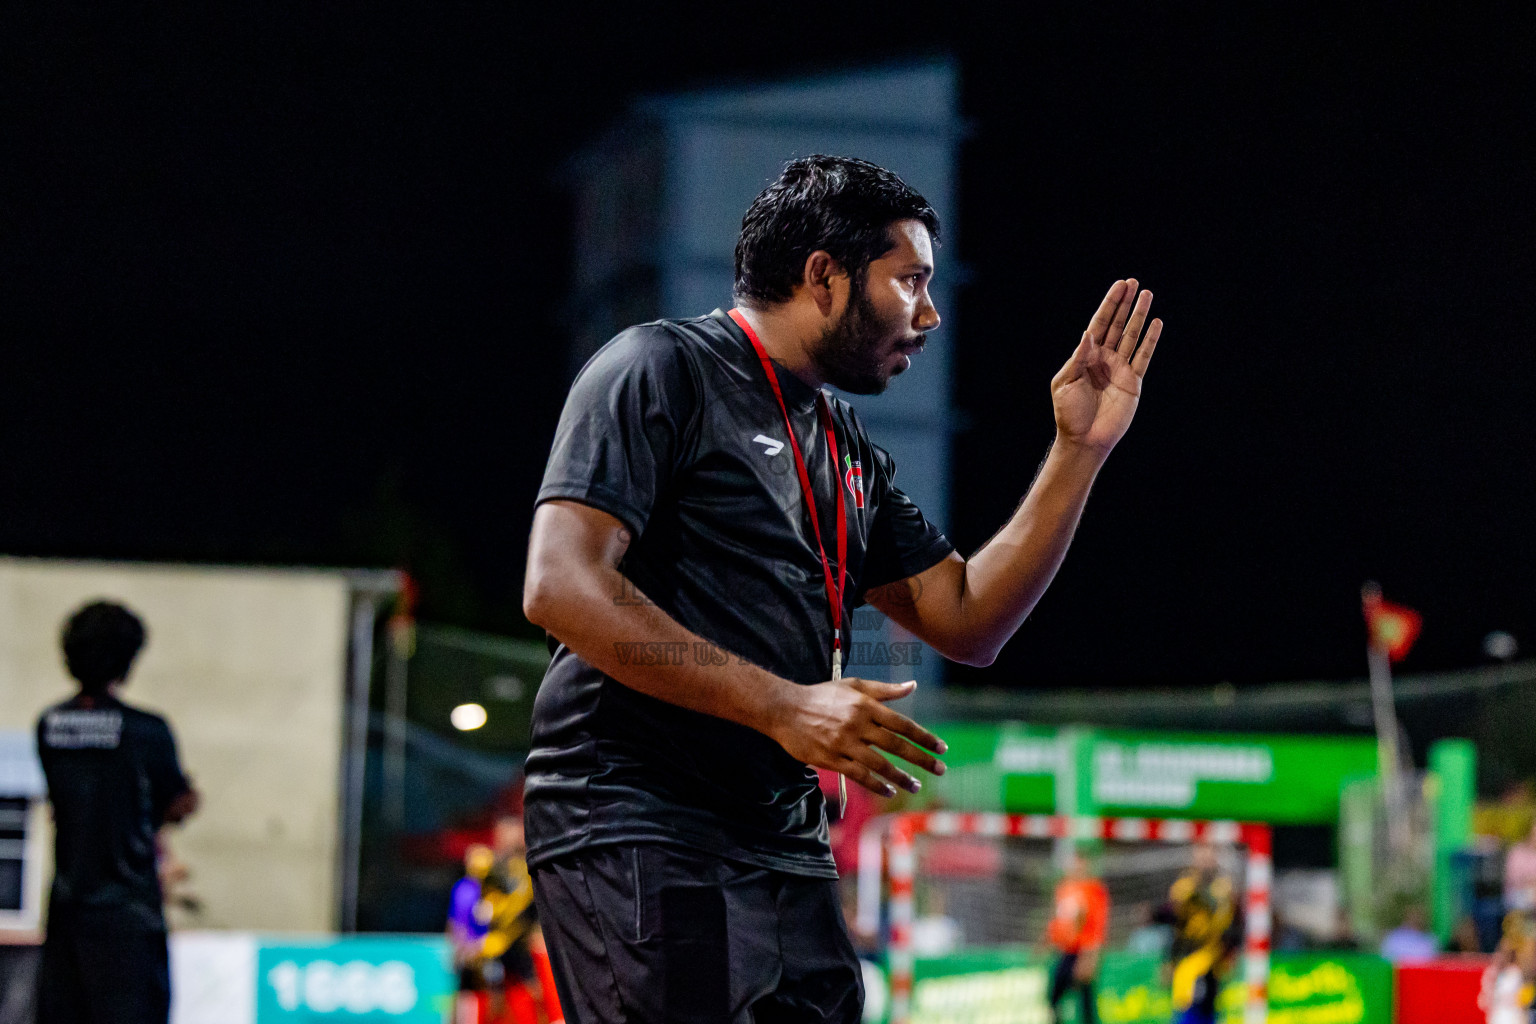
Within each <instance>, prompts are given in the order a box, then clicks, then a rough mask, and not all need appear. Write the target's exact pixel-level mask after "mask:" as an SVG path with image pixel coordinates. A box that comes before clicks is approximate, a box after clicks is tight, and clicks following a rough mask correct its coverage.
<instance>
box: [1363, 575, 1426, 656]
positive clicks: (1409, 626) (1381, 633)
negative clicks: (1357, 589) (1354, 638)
mask: <svg viewBox="0 0 1536 1024" xmlns="http://www.w3.org/2000/svg"><path fill="white" fill-rule="evenodd" d="M1361 603H1362V604H1363V605H1364V607H1365V628H1366V630H1367V631H1368V632H1369V633H1370V635H1371V646H1372V647H1375V648H1377V649H1378V650H1382V651H1386V652H1387V657H1388V658H1389V659H1391V660H1392V661H1402V660H1403V659H1404V658H1406V657H1407V656H1408V651H1409V650H1410V649H1411V648H1412V647H1413V642H1414V641H1415V640H1417V639H1418V638H1419V630H1420V629H1421V628H1422V627H1423V625H1424V616H1422V615H1420V614H1419V613H1418V612H1416V611H1414V610H1413V609H1412V608H1405V607H1404V606H1403V605H1400V604H1393V603H1392V602H1391V601H1387V600H1384V599H1383V598H1382V596H1381V591H1380V590H1376V589H1374V588H1371V587H1367V588H1366V590H1365V593H1364V595H1363V597H1362V600H1361Z"/></svg>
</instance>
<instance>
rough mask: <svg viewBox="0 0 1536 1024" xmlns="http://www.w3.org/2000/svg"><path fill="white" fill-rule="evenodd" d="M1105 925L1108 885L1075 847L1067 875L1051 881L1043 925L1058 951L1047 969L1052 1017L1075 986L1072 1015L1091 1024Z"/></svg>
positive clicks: (1106, 921) (1107, 917) (1106, 927)
mask: <svg viewBox="0 0 1536 1024" xmlns="http://www.w3.org/2000/svg"><path fill="white" fill-rule="evenodd" d="M1108 930H1109V890H1108V889H1107V888H1105V886H1104V883H1103V882H1101V881H1100V880H1099V879H1098V878H1096V877H1094V874H1093V870H1092V868H1091V867H1090V866H1089V864H1088V858H1087V857H1085V856H1084V855H1083V851H1082V850H1079V849H1074V850H1073V851H1072V855H1071V858H1070V860H1069V861H1068V863H1067V872H1066V875H1065V877H1063V878H1062V880H1061V881H1060V882H1059V883H1058V884H1057V886H1056V896H1055V913H1054V914H1053V915H1052V917H1051V923H1050V926H1049V928H1048V929H1047V931H1046V935H1047V937H1048V938H1049V939H1050V942H1051V945H1052V946H1055V947H1056V953H1057V957H1056V964H1055V966H1054V967H1053V968H1052V969H1051V993H1050V997H1049V1001H1050V1004H1051V1019H1052V1020H1060V1019H1061V1017H1060V1015H1059V1014H1058V1013H1057V1010H1056V1008H1057V1006H1059V1005H1060V1003H1061V1001H1062V1000H1063V999H1065V998H1067V996H1068V995H1069V994H1070V993H1072V992H1074V991H1075V992H1076V993H1077V994H1078V999H1079V1002H1080V1004H1081V1006H1082V1010H1081V1011H1080V1012H1079V1013H1078V1016H1077V1019H1078V1020H1079V1021H1081V1022H1083V1024H1094V1021H1095V1016H1094V1005H1095V1004H1094V996H1093V982H1094V979H1095V978H1097V977H1098V973H1099V951H1100V950H1101V949H1102V948H1103V946H1104V937H1105V934H1106V933H1107V932H1108Z"/></svg>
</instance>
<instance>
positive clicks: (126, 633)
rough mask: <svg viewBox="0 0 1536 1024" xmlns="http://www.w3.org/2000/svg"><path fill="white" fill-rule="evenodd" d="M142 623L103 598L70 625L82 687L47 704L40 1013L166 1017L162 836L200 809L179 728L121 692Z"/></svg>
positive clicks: (65, 642) (130, 1023) (141, 1023)
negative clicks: (48, 875) (49, 819)
mask: <svg viewBox="0 0 1536 1024" xmlns="http://www.w3.org/2000/svg"><path fill="white" fill-rule="evenodd" d="M145 637H146V633H145V629H144V624H143V622H141V621H140V620H139V618H138V616H136V615H134V614H133V612H131V611H129V610H128V609H127V608H124V607H123V606H122V605H120V604H113V603H111V602H108V601H96V602H94V603H92V604H88V605H86V606H85V607H84V608H81V609H80V610H79V611H77V612H76V613H75V614H74V615H72V616H71V617H70V619H69V622H68V623H67V624H66V625H65V627H64V634H63V637H62V646H63V648H64V663H65V665H66V666H67V667H68V669H69V673H70V675H72V676H74V677H75V680H76V681H77V682H78V683H79V684H80V690H79V692H78V693H76V694H75V695H74V696H73V697H71V698H70V699H69V700H67V701H64V702H63V703H62V704H57V705H55V706H53V707H51V708H49V709H48V710H46V711H44V712H43V715H42V717H41V718H40V719H39V720H38V723H37V750H38V758H39V760H41V761H42V764H43V774H44V775H45V776H46V777H47V780H48V799H49V801H50V802H51V803H52V805H53V822H54V864H55V873H54V878H53V890H52V893H51V894H50V897H49V902H48V931H47V936H46V937H45V939H44V941H43V956H42V965H41V968H40V971H39V975H38V996H37V1016H38V1019H39V1020H40V1021H85V1020H101V1019H106V1018H105V1017H102V1016H98V1010H101V1009H103V1008H106V1009H109V1010H110V1015H111V1019H112V1020H114V1021H120V1022H123V1024H165V1021H166V1020H167V1018H168V1017H169V1015H170V1005H171V979H170V961H169V951H168V949H167V945H166V931H165V909H164V905H163V904H164V892H163V890H162V888H161V881H160V870H161V866H162V865H161V864H159V863H158V862H157V857H156V851H157V847H156V842H155V839H156V835H157V833H158V832H159V831H160V829H161V828H162V827H163V826H165V825H167V824H170V823H174V822H179V821H181V820H183V819H184V818H186V817H187V816H188V815H190V814H191V813H192V812H193V811H195V810H196V809H197V803H198V797H197V792H196V791H195V790H194V789H193V788H192V784H191V783H190V782H188V781H187V778H186V776H185V775H183V774H182V772H181V765H180V763H179V761H178V760H177V757H176V742H175V740H174V739H173V738H172V736H171V727H170V725H169V724H167V723H166V721H165V719H163V718H161V717H160V716H159V715H153V714H150V713H148V712H146V711H141V710H139V709H138V708H135V707H131V706H130V705H127V704H124V703H123V702H122V701H121V700H119V699H118V696H117V695H118V691H119V690H120V689H121V688H122V686H123V684H124V683H125V682H126V681H127V678H128V674H129V672H130V671H131V670H132V668H133V662H134V659H136V658H137V657H138V654H139V650H140V649H141V648H142V647H143V646H144V640H145Z"/></svg>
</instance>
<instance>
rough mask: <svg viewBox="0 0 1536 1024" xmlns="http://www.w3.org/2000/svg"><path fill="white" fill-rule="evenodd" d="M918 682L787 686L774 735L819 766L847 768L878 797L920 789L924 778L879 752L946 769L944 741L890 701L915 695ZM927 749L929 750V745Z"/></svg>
mask: <svg viewBox="0 0 1536 1024" xmlns="http://www.w3.org/2000/svg"><path fill="white" fill-rule="evenodd" d="M916 686H917V683H916V682H915V681H909V682H905V683H880V682H876V681H874V680H872V679H858V678H852V677H850V678H845V679H840V680H836V681H834V682H826V683H816V684H814V685H811V686H801V685H798V684H794V683H790V684H788V685H787V686H785V687H784V688H783V700H782V703H781V705H780V707H779V708H778V709H777V713H776V714H775V715H774V721H773V725H772V728H771V729H770V730H769V732H768V734H769V735H770V736H772V737H773V739H774V740H776V741H777V742H778V743H779V745H780V746H782V747H783V748H784V749H785V750H787V751H789V753H790V755H791V756H792V757H794V758H796V759H797V760H799V761H803V762H804V763H805V764H808V765H810V766H811V767H813V768H829V769H831V770H832V771H835V772H841V773H842V774H843V775H846V776H847V777H848V778H850V779H852V780H853V781H854V782H856V783H858V784H859V785H861V786H863V787H864V788H865V789H867V790H869V791H870V792H871V793H874V794H875V795H876V796H886V797H890V796H895V795H896V789H895V787H896V786H900V787H901V788H902V789H905V790H907V791H909V792H912V793H916V792H917V791H918V790H920V789H922V783H920V782H918V780H917V779H916V778H914V777H913V776H911V775H909V774H907V773H906V772H904V771H902V770H901V769H900V768H898V767H896V766H895V765H894V764H892V763H891V762H890V761H888V760H887V759H886V758H885V757H883V756H881V755H880V754H879V753H878V752H877V748H878V750H884V751H886V752H887V753H891V754H895V755H896V756H897V757H899V758H901V759H902V760H904V761H907V762H909V763H911V764H914V765H916V766H917V767H919V768H921V769H923V770H924V771H927V772H930V773H932V774H934V775H943V774H944V762H942V761H940V760H939V759H938V758H937V757H935V756H934V755H933V754H931V753H929V751H930V750H935V751H938V752H939V753H941V754H942V753H943V752H944V751H945V749H946V747H945V744H944V741H943V740H941V739H939V738H938V737H937V736H935V735H934V734H933V733H931V732H929V731H928V730H927V729H924V728H923V727H922V726H920V725H918V724H917V723H916V722H914V721H912V720H911V719H910V718H908V717H906V716H905V715H902V714H899V713H898V712H896V711H892V710H891V709H890V708H888V707H886V706H885V702H886V701H891V700H897V699H899V698H902V697H905V696H907V695H908V694H910V693H911V692H912V691H913V689H914V688H916ZM925 747H926V748H927V749H923V748H925Z"/></svg>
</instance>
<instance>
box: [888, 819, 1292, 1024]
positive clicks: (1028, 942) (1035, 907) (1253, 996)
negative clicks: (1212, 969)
mask: <svg viewBox="0 0 1536 1024" xmlns="http://www.w3.org/2000/svg"><path fill="white" fill-rule="evenodd" d="M1072 842H1078V843H1088V844H1092V845H1093V847H1094V856H1093V858H1092V859H1093V861H1094V865H1095V872H1096V874H1097V875H1098V876H1099V877H1100V878H1101V879H1102V880H1103V882H1104V883H1105V886H1106V887H1107V889H1108V890H1109V896H1110V906H1111V910H1110V920H1109V929H1108V940H1107V947H1106V948H1108V949H1111V950H1120V949H1125V948H1127V945H1128V944H1130V945H1131V947H1132V948H1133V949H1134V948H1137V944H1138V943H1140V946H1141V948H1140V951H1141V952H1143V953H1146V952H1150V951H1151V950H1150V949H1149V948H1148V947H1147V943H1148V942H1149V941H1153V940H1155V937H1156V934H1157V933H1156V932H1155V931H1153V930H1149V929H1148V928H1147V927H1146V926H1147V925H1148V924H1149V923H1150V921H1149V919H1150V917H1151V913H1152V911H1153V910H1154V909H1155V908H1157V907H1160V906H1161V905H1162V904H1163V903H1164V902H1165V901H1166V900H1167V898H1168V892H1169V889H1170V888H1171V886H1172V885H1173V883H1174V882H1175V881H1176V880H1177V879H1178V878H1179V876H1180V875H1181V874H1183V873H1184V871H1185V870H1186V869H1187V868H1188V867H1189V865H1190V861H1191V847H1192V846H1193V845H1194V844H1196V843H1207V844H1210V845H1211V846H1212V848H1213V849H1214V851H1215V853H1216V855H1217V859H1218V861H1219V863H1220V867H1221V870H1222V872H1223V873H1224V874H1225V875H1227V877H1229V878H1230V879H1232V881H1233V884H1234V888H1235V890H1236V891H1237V892H1238V893H1240V894H1241V905H1242V907H1243V913H1244V925H1245V926H1244V938H1243V954H1242V958H1241V962H1242V972H1241V973H1242V977H1243V980H1244V981H1245V982H1246V985H1245V994H1246V1004H1245V1008H1244V1013H1243V1020H1244V1021H1245V1024H1260V1022H1262V1021H1264V1019H1265V1011H1266V986H1267V982H1268V977H1269V884H1270V875H1271V869H1270V830H1269V826H1267V825H1263V824H1255V823H1239V822H1230V821H1210V822H1208V821H1188V820H1182V819H1148V818H1100V817H1076V818H1071V817H1054V816H1050V815H1023V814H985V813H978V814H963V813H954V812H928V813H923V812H918V813H906V814H897V815H890V816H887V817H885V818H882V819H877V820H876V821H874V822H871V823H870V825H869V826H868V827H867V828H866V830H865V833H864V835H863V836H862V847H861V850H860V856H859V869H860V876H859V880H858V881H859V886H858V888H859V892H858V897H859V900H858V923H859V925H860V928H861V930H864V931H866V932H871V933H874V932H878V930H879V929H880V926H881V925H882V924H886V925H887V927H888V934H889V943H888V949H887V952H888V962H889V969H890V989H891V1010H892V1012H891V1018H890V1019H891V1024H908V1021H909V1020H910V1012H911V997H912V982H913V965H914V961H915V959H916V958H917V957H920V956H943V955H947V954H951V953H956V952H960V951H964V950H975V949H985V948H990V949H1001V948H1016V949H1018V950H1019V952H1020V956H1021V959H1022V958H1023V957H1025V956H1027V955H1028V952H1029V950H1030V949H1031V948H1037V947H1038V943H1039V942H1040V941H1041V939H1042V937H1043V936H1044V935H1045V933H1046V928H1047V925H1048V923H1049V921H1050V918H1051V915H1052V913H1053V912H1054V906H1053V897H1054V890H1055V885H1056V882H1057V880H1058V879H1059V878H1060V874H1061V872H1060V867H1059V866H1058V863H1057V854H1058V851H1061V850H1063V849H1064V848H1065V847H1067V846H1068V845H1069V844H1070V843H1072ZM882 867H884V868H885V873H886V876H887V878H888V881H889V885H888V901H887V902H886V904H885V910H886V914H885V915H882V914H881V909H882V906H881V896H882V892H883V890H884V889H885V888H886V887H884V886H882V877H881V873H882ZM882 918H884V920H883V919H882Z"/></svg>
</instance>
